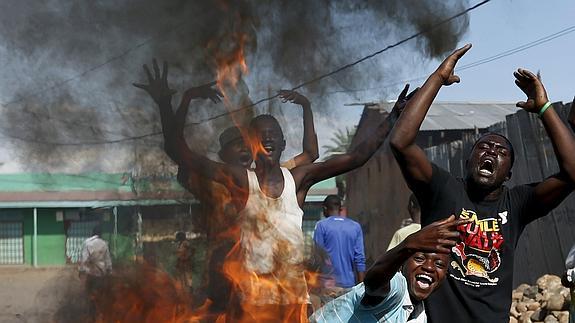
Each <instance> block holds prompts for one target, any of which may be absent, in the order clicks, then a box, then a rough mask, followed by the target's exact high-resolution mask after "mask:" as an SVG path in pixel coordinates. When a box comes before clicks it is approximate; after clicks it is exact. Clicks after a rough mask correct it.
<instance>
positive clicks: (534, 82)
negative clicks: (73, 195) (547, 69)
mask: <svg viewBox="0 0 575 323" xmlns="http://www.w3.org/2000/svg"><path fill="white" fill-rule="evenodd" d="M513 76H515V84H517V86H518V87H519V88H520V89H521V91H523V93H525V95H527V101H519V102H517V104H516V105H517V106H518V107H520V108H522V109H523V110H525V111H528V112H533V113H539V110H540V109H541V107H543V106H544V105H545V103H547V102H548V101H549V99H548V98H547V92H546V91H545V87H544V86H543V83H541V80H540V79H539V78H538V77H537V75H535V74H533V73H532V72H530V71H528V70H526V69H522V68H520V69H518V70H517V71H515V72H513Z"/></svg>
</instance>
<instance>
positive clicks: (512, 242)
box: [414, 165, 544, 323]
mask: <svg viewBox="0 0 575 323" xmlns="http://www.w3.org/2000/svg"><path fill="white" fill-rule="evenodd" d="M533 187H534V185H518V186H515V187H513V188H512V189H507V188H504V191H503V193H502V194H501V196H500V198H499V199H497V200H492V201H472V200H471V199H470V198H469V196H468V195H467V192H466V191H465V186H464V182H463V180H462V179H456V178H455V177H453V176H451V174H449V173H448V172H446V171H445V170H443V169H441V168H439V167H438V166H436V165H433V176H432V180H431V183H430V184H428V185H419V186H418V187H415V188H414V193H415V195H416V196H417V198H418V200H419V202H420V204H421V219H422V225H424V226H425V225H428V224H430V223H432V222H435V221H438V220H441V219H444V218H446V217H449V216H450V215H452V214H453V215H455V216H456V217H458V218H461V219H470V220H472V221H471V223H469V224H466V225H462V226H460V227H458V228H457V230H458V231H459V232H460V239H461V241H460V242H459V243H458V244H457V245H456V246H455V247H453V248H452V251H451V261H450V263H449V266H448V273H447V276H446V279H445V281H444V282H443V284H442V285H441V287H440V288H439V289H438V290H436V291H435V292H434V293H433V294H432V295H431V296H430V297H429V299H428V300H427V301H426V311H427V315H428V318H429V320H430V322H432V323H447V322H489V323H494V322H509V309H510V307H511V292H512V284H513V260H514V253H515V247H516V245H517V241H518V240H519V236H520V235H521V232H522V231H523V229H524V228H525V226H526V225H527V224H528V223H529V222H531V221H533V220H535V219H537V218H539V217H541V216H543V215H544V212H540V211H538V209H537V205H536V203H533V202H534V199H533Z"/></svg>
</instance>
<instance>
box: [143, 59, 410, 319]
mask: <svg viewBox="0 0 575 323" xmlns="http://www.w3.org/2000/svg"><path fill="white" fill-rule="evenodd" d="M154 71H155V74H156V75H155V78H154V77H152V76H151V74H150V73H148V76H149V80H150V83H151V84H152V83H153V82H156V81H159V83H161V82H162V80H164V81H165V78H166V76H165V75H164V74H162V76H160V71H159V69H158V68H157V66H155V68H154ZM166 86H167V82H166ZM407 90H408V87H407V86H406V88H405V89H404V90H403V91H402V93H401V94H400V97H399V100H398V101H397V103H396V105H395V107H394V109H393V110H392V111H391V113H390V114H389V116H388V118H387V119H386V120H384V121H383V122H382V123H381V124H380V125H379V126H378V127H377V128H376V129H375V130H374V131H373V133H372V134H371V135H370V136H368V137H367V139H366V140H365V141H363V142H362V143H360V144H359V145H358V146H356V147H355V148H354V149H353V150H352V151H351V152H349V153H346V154H342V155H338V156H334V157H332V158H330V159H328V160H326V161H324V162H319V163H313V164H308V165H303V166H299V167H295V168H293V169H291V170H287V169H285V168H282V167H281V166H280V158H281V154H282V152H283V151H284V149H285V145H286V142H285V139H284V136H283V131H282V129H281V127H280V125H279V123H278V121H277V120H276V119H275V118H274V117H272V116H271V115H261V116H258V117H256V118H254V119H253V120H252V121H251V123H250V127H249V136H247V138H244V139H245V140H246V141H247V142H249V144H250V147H251V150H252V155H253V156H254V161H255V164H256V167H255V169H254V170H253V171H252V170H246V169H245V168H243V167H238V166H235V165H227V164H222V163H217V162H214V161H212V160H210V159H208V158H206V157H204V156H202V155H200V154H197V153H195V152H193V151H192V150H191V149H190V148H189V146H188V145H187V143H186V140H185V138H184V136H183V134H182V133H180V132H178V131H174V127H173V124H172V123H171V118H166V117H164V116H165V114H167V113H168V112H166V111H163V110H162V109H160V112H161V113H162V114H163V116H162V130H163V131H164V138H165V144H164V149H165V150H166V153H168V155H170V156H171V157H172V158H173V159H174V160H175V161H176V162H177V163H178V165H180V167H185V168H186V169H190V170H191V171H193V172H195V173H197V174H201V175H202V176H204V177H206V178H207V179H210V180H213V181H216V182H219V183H221V184H223V185H225V186H226V187H227V188H228V190H229V192H230V194H231V203H232V204H233V205H234V206H235V208H236V210H241V211H240V212H241V215H242V217H243V219H242V224H241V229H242V230H241V236H242V237H241V244H240V245H239V246H238V248H236V250H235V251H236V254H237V255H241V257H240V258H238V259H237V261H232V262H228V263H227V264H226V271H227V273H228V274H229V275H231V276H232V277H234V278H232V279H237V281H235V283H236V284H237V286H238V287H239V288H240V293H241V294H242V297H241V300H240V301H241V310H242V311H241V312H240V313H238V314H237V315H236V317H234V318H233V319H232V320H235V321H240V320H241V321H253V322H278V321H285V322H305V321H307V316H308V313H307V308H308V306H307V305H308V295H307V287H306V283H305V277H304V270H303V236H302V235H303V234H302V232H301V222H302V216H303V211H302V210H301V206H302V205H303V202H304V200H305V196H306V194H307V192H308V190H309V188H310V187H311V186H312V185H313V184H315V183H317V182H319V181H322V180H324V179H327V178H330V177H334V176H337V175H340V174H343V173H345V172H348V171H351V170H353V169H356V168H358V167H360V166H362V165H363V164H365V163H366V162H367V161H368V160H369V158H370V157H371V156H372V155H373V154H374V153H375V152H376V151H377V149H378V148H379V147H380V146H381V144H383V142H384V141H385V138H386V137H387V134H388V133H389V131H390V130H391V128H392V127H393V123H394V122H395V120H397V118H398V117H399V114H400V112H401V109H402V108H403V107H404V106H405V102H406V101H407V99H408V98H409V97H410V96H411V95H412V94H413V93H412V94H410V95H409V96H407V95H406V94H407ZM167 92H170V91H169V90H168V91H167ZM162 100H167V101H169V100H170V97H168V98H163V99H162ZM164 105H166V104H164ZM167 105H168V106H170V107H171V105H169V104H167ZM170 113H171V112H170Z"/></svg>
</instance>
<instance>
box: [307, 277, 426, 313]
mask: <svg viewBox="0 0 575 323" xmlns="http://www.w3.org/2000/svg"><path fill="white" fill-rule="evenodd" d="M363 295H365V286H364V285H363V283H360V284H358V285H356V286H355V287H353V288H352V289H351V290H350V291H349V292H348V293H346V294H344V295H342V296H340V297H338V298H336V299H334V300H333V301H331V302H329V303H327V304H326V305H325V306H323V307H322V308H320V309H319V310H317V311H316V312H315V313H313V315H312V316H311V317H310V318H309V319H310V322H311V323H316V322H317V323H338V322H342V323H343V322H345V323H371V322H398V323H402V322H407V319H408V318H409V315H410V314H411V312H412V311H413V305H412V303H411V300H410V298H409V292H408V290H407V281H406V280H405V277H404V276H403V275H402V274H401V273H400V272H398V273H396V274H395V276H393V278H392V279H391V281H390V282H389V293H388V294H387V296H386V297H385V298H384V300H383V301H382V302H381V303H379V304H378V305H376V306H365V305H362V304H361V299H362V298H363ZM415 321H417V322H426V316H425V311H423V312H422V313H421V314H420V315H419V316H418V317H417V319H416V320H415Z"/></svg>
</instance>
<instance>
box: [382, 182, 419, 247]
mask: <svg viewBox="0 0 575 323" xmlns="http://www.w3.org/2000/svg"><path fill="white" fill-rule="evenodd" d="M407 210H408V211H409V216H410V217H411V223H410V224H408V225H406V226H404V227H401V228H400V229H398V230H397V231H395V233H394V234H393V237H392V238H391V242H389V246H388V247H387V250H391V249H393V248H394V247H395V246H397V245H398V244H399V243H400V242H402V241H403V240H404V239H405V238H407V236H409V235H410V234H412V233H414V232H417V231H419V230H420V229H421V209H420V208H419V202H418V201H417V198H416V197H415V194H413V193H411V196H410V197H409V204H408V205H407Z"/></svg>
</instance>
